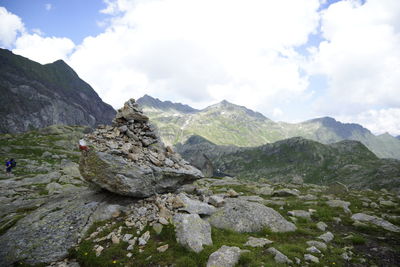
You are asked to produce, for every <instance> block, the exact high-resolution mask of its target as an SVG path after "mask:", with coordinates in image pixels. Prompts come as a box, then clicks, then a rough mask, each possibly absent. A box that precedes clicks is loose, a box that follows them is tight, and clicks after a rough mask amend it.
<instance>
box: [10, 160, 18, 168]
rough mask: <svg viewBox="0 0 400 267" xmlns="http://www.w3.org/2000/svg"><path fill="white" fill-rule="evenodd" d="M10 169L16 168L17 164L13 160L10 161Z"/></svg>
mask: <svg viewBox="0 0 400 267" xmlns="http://www.w3.org/2000/svg"><path fill="white" fill-rule="evenodd" d="M11 167H12V168H15V167H17V162H16V161H15V160H12V161H11Z"/></svg>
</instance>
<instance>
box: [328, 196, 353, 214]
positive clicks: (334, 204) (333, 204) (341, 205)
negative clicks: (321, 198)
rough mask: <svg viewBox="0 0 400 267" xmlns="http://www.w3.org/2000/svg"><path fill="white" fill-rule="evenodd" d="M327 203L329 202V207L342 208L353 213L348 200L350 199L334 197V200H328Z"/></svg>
mask: <svg viewBox="0 0 400 267" xmlns="http://www.w3.org/2000/svg"><path fill="white" fill-rule="evenodd" d="M326 204H328V206H329V207H332V208H342V209H343V211H344V212H346V213H351V211H350V209H349V206H350V202H348V201H343V200H340V199H332V200H328V201H327V202H326Z"/></svg>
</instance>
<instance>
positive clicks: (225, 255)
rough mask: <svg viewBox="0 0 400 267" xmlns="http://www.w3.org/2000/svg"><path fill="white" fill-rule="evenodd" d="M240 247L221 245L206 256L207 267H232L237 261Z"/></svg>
mask: <svg viewBox="0 0 400 267" xmlns="http://www.w3.org/2000/svg"><path fill="white" fill-rule="evenodd" d="M241 252H242V251H241V249H240V248H238V247H228V246H222V247H221V248H220V249H218V250H217V251H215V252H213V253H212V254H211V255H210V257H209V258H208V262H207V267H233V266H235V265H236V264H237V263H238V262H239V258H240V254H241Z"/></svg>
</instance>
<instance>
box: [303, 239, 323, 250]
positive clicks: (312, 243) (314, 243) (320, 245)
mask: <svg viewBox="0 0 400 267" xmlns="http://www.w3.org/2000/svg"><path fill="white" fill-rule="evenodd" d="M306 243H307V245H309V246H314V247H316V248H318V249H321V250H326V249H327V248H328V246H327V245H326V244H325V243H324V242H320V241H315V240H310V241H307V242H306Z"/></svg>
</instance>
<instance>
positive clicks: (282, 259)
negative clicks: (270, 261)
mask: <svg viewBox="0 0 400 267" xmlns="http://www.w3.org/2000/svg"><path fill="white" fill-rule="evenodd" d="M267 251H268V252H269V253H271V254H272V255H274V260H275V261H276V262H277V263H287V264H292V263H293V261H292V260H290V259H289V258H288V257H287V256H286V255H285V254H283V253H282V252H280V251H279V250H277V249H276V248H269V249H267Z"/></svg>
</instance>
